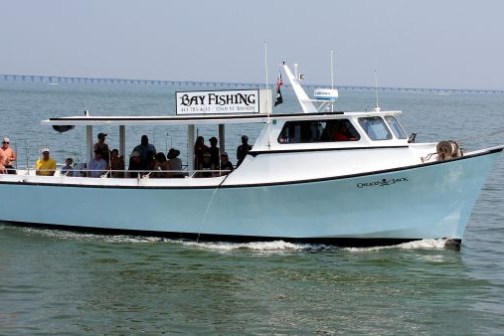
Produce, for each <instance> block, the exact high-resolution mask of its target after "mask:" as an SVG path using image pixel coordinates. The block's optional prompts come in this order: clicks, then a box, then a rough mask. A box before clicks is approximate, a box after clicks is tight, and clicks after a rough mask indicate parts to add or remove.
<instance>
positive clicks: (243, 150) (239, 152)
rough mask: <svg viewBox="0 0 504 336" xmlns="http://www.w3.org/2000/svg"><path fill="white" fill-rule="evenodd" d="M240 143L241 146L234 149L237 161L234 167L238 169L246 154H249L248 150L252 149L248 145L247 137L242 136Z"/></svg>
mask: <svg viewBox="0 0 504 336" xmlns="http://www.w3.org/2000/svg"><path fill="white" fill-rule="evenodd" d="M241 141H242V144H241V145H240V146H238V148H237V149H236V158H237V159H238V162H237V163H236V167H238V166H239V165H240V164H241V163H242V161H243V160H244V159H245V157H246V156H247V154H248V152H250V150H251V149H252V146H250V145H249V144H248V136H246V135H242V137H241Z"/></svg>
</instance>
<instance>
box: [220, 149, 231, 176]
mask: <svg viewBox="0 0 504 336" xmlns="http://www.w3.org/2000/svg"><path fill="white" fill-rule="evenodd" d="M220 162H221V163H220V170H222V171H221V172H220V175H221V176H223V175H227V174H229V173H230V172H232V171H233V164H232V163H231V161H229V156H228V154H227V153H226V152H222V154H221V155H220Z"/></svg>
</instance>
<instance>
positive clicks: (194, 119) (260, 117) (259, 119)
mask: <svg viewBox="0 0 504 336" xmlns="http://www.w3.org/2000/svg"><path fill="white" fill-rule="evenodd" d="M400 113H401V111H380V112H376V111H370V112H323V113H288V114H280V113H277V114H270V115H265V114H229V115H191V116H187V115H178V116H92V115H86V116H68V117H55V118H50V119H46V120H42V122H41V123H42V124H43V125H49V126H51V125H74V126H97V125H111V126H113V125H117V126H119V125H124V126H135V125H153V124H155V125H200V124H241V123H266V122H268V120H278V121H290V120H323V119H339V118H345V117H349V116H352V117H360V116H361V115H362V116H363V117H370V116H385V115H398V114H400Z"/></svg>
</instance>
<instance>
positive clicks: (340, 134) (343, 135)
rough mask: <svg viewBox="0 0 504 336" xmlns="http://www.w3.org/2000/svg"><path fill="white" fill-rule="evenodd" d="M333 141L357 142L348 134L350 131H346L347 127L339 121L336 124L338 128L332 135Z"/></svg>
mask: <svg viewBox="0 0 504 336" xmlns="http://www.w3.org/2000/svg"><path fill="white" fill-rule="evenodd" d="M333 140H334V141H354V140H357V138H356V137H355V136H354V135H352V133H350V130H349V129H348V126H347V125H346V123H345V122H344V121H341V122H340V123H339V124H338V128H337V129H336V132H335V133H334V135H333Z"/></svg>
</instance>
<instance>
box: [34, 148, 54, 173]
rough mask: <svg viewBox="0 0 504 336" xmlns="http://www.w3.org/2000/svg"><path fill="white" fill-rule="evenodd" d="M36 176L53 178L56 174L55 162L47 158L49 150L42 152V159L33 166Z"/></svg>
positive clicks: (45, 149)
mask: <svg viewBox="0 0 504 336" xmlns="http://www.w3.org/2000/svg"><path fill="white" fill-rule="evenodd" d="M35 169H36V174H37V175H42V176H53V175H54V173H55V172H56V161H54V160H53V159H51V158H50V157H49V148H44V149H43V150H42V158H40V159H38V160H37V163H36V164H35Z"/></svg>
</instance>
